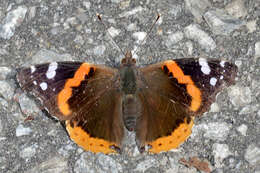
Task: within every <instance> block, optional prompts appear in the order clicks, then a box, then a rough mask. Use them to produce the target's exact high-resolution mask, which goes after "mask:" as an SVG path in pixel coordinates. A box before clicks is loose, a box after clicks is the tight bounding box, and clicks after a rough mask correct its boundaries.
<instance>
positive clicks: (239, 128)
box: [237, 124, 247, 136]
mask: <svg viewBox="0 0 260 173" xmlns="http://www.w3.org/2000/svg"><path fill="white" fill-rule="evenodd" d="M237 131H239V132H240V133H241V134H242V135H243V136H246V131H247V126H246V125H245V124H241V125H240V126H239V127H237Z"/></svg>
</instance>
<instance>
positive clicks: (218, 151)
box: [212, 143, 232, 168]
mask: <svg viewBox="0 0 260 173" xmlns="http://www.w3.org/2000/svg"><path fill="white" fill-rule="evenodd" d="M212 148H213V154H214V159H215V166H216V167H217V168H219V167H222V162H223V160H224V159H225V158H227V157H228V156H229V155H232V153H231V152H230V151H229V148H228V145H227V144H219V143H215V144H213V146H212Z"/></svg>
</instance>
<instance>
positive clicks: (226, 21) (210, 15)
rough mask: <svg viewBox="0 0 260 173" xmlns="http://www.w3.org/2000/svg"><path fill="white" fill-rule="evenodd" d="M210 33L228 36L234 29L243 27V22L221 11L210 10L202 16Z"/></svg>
mask: <svg viewBox="0 0 260 173" xmlns="http://www.w3.org/2000/svg"><path fill="white" fill-rule="evenodd" d="M204 19H205V21H206V22H207V23H208V25H209V27H210V28H211V30H212V32H213V33H214V34H216V35H229V34H230V33H231V32H233V31H234V30H236V29H239V28H240V27H241V26H243V25H245V22H244V21H242V20H240V19H237V18H235V17H233V16H231V15H229V14H227V13H226V12H225V11H224V10H222V9H210V10H208V11H207V12H206V13H205V14H204Z"/></svg>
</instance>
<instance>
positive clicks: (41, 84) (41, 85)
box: [40, 82, 48, 91]
mask: <svg viewBox="0 0 260 173" xmlns="http://www.w3.org/2000/svg"><path fill="white" fill-rule="evenodd" d="M40 87H41V89H42V90H43V91H45V90H46V89H47V88H48V85H47V83H46V82H42V83H40Z"/></svg>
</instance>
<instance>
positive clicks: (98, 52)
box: [93, 45, 106, 56]
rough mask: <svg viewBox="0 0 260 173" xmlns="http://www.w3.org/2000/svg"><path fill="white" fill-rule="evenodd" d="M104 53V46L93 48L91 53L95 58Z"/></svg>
mask: <svg viewBox="0 0 260 173" xmlns="http://www.w3.org/2000/svg"><path fill="white" fill-rule="evenodd" d="M105 51H106V46H105V45H98V46H96V47H95V48H94V50H93V53H94V55H96V56H102V55H103V54H104V52H105Z"/></svg>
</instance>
